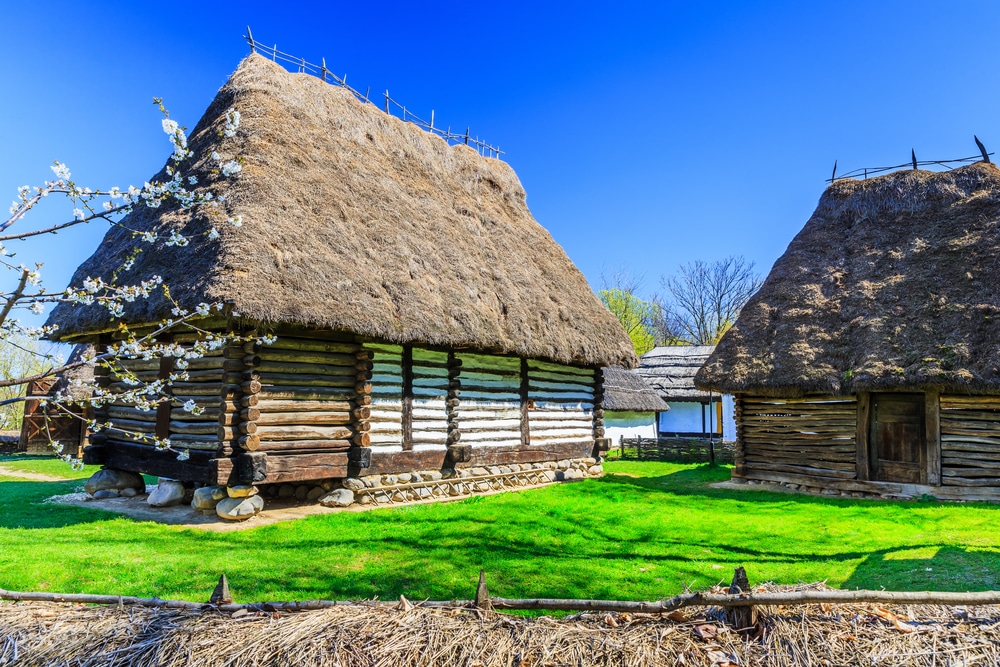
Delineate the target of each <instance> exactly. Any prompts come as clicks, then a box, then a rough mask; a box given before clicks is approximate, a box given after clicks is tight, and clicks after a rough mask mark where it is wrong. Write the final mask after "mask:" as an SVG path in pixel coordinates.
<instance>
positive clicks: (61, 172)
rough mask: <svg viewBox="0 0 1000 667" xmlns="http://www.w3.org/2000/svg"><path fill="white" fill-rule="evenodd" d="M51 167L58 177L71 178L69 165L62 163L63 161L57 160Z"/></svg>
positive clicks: (66, 179) (64, 179) (65, 179)
mask: <svg viewBox="0 0 1000 667" xmlns="http://www.w3.org/2000/svg"><path fill="white" fill-rule="evenodd" d="M51 169H52V173H53V174H55V175H56V178H58V179H60V180H63V181H68V180H69V178H70V175H69V167H67V166H66V165H64V164H62V163H61V162H56V163H55V164H53V165H52V167H51Z"/></svg>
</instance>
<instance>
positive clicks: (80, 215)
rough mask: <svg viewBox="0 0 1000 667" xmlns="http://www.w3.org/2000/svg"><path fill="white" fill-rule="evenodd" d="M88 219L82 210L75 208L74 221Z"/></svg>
mask: <svg viewBox="0 0 1000 667" xmlns="http://www.w3.org/2000/svg"><path fill="white" fill-rule="evenodd" d="M86 217H87V216H86V215H85V214H84V213H83V211H82V210H80V209H78V208H74V209H73V219H74V220H83V219H84V218H86Z"/></svg>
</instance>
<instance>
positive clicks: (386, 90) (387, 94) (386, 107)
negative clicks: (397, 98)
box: [385, 88, 389, 113]
mask: <svg viewBox="0 0 1000 667" xmlns="http://www.w3.org/2000/svg"><path fill="white" fill-rule="evenodd" d="M385 112H386V113H389V89H388V88H386V89H385Z"/></svg>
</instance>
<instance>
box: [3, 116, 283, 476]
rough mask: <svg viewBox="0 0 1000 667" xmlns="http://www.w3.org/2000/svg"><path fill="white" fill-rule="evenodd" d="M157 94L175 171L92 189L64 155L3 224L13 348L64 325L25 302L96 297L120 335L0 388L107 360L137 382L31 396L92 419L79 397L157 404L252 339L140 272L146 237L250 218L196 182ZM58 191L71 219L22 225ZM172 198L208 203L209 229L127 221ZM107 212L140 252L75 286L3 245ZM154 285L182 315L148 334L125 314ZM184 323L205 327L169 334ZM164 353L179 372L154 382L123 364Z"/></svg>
mask: <svg viewBox="0 0 1000 667" xmlns="http://www.w3.org/2000/svg"><path fill="white" fill-rule="evenodd" d="M154 103H155V104H157V105H158V107H159V109H160V111H161V112H162V113H163V120H162V127H163V131H164V132H165V133H166V135H167V137H168V139H169V141H170V143H171V145H172V147H173V153H172V155H171V156H170V160H169V163H168V165H167V167H166V170H165V173H166V175H167V176H168V178H167V179H165V180H163V181H155V180H154V181H153V182H148V181H147V182H145V183H144V184H143V185H142V187H136V186H129V187H128V188H125V189H122V188H118V187H112V188H108V189H92V188H88V187H83V186H81V185H79V184H78V183H77V182H76V181H74V180H73V176H72V173H71V172H70V169H69V167H68V166H67V165H65V164H62V163H60V162H58V161H57V162H55V163H54V164H53V165H52V172H53V173H54V175H55V179H54V180H50V181H45V183H44V184H43V185H41V186H35V187H31V186H28V185H24V186H21V187H19V188H18V189H17V199H15V200H14V201H13V203H12V204H11V206H10V217H9V218H7V220H6V221H5V222H3V223H0V264H2V266H3V267H4V268H6V269H7V270H8V271H10V272H11V273H12V274H13V277H14V281H13V282H14V285H13V287H12V289H10V290H9V291H4V292H0V344H2V345H3V347H4V348H7V349H10V347H8V346H11V347H17V348H21V349H27V346H25V345H24V344H23V342H24V341H29V342H37V341H38V340H40V339H43V338H48V337H52V336H53V335H55V334H56V330H57V327H55V326H42V327H33V326H28V325H26V324H24V323H22V322H21V321H20V319H18V318H17V317H16V314H17V313H18V312H19V311H29V312H31V313H34V314H39V315H40V314H42V313H43V312H44V310H45V307H46V305H47V304H52V303H57V302H67V303H71V304H77V305H80V306H91V307H93V306H95V305H96V306H97V307H100V308H104V309H106V310H107V311H108V313H109V315H110V316H111V318H112V320H113V323H114V324H115V326H116V327H117V331H118V333H117V336H116V338H117V339H118V340H117V342H115V343H113V344H111V345H109V346H107V347H106V348H105V349H103V350H100V349H99V350H97V351H96V353H95V354H94V355H92V356H89V357H85V358H84V359H82V360H81V361H78V362H75V363H72V364H66V363H64V362H63V361H62V359H61V358H60V357H59V356H57V355H49V354H43V353H36V354H39V355H41V356H42V357H43V361H44V362H45V363H44V367H43V370H40V371H39V372H34V373H30V374H25V375H21V376H18V377H14V376H8V377H3V376H0V388H2V387H16V386H21V385H27V384H28V383H29V382H32V381H36V380H41V379H44V378H46V377H50V376H55V375H59V374H61V373H64V372H66V371H70V370H72V369H74V368H77V367H80V366H84V365H91V366H95V367H103V368H105V369H107V371H108V372H109V373H110V374H113V375H114V376H115V377H116V378H118V379H119V385H120V384H125V385H126V387H127V388H126V389H125V390H122V389H121V388H120V387H119V388H118V389H117V390H116V391H114V392H112V391H110V390H108V389H106V388H103V387H101V386H99V384H98V383H97V382H96V381H95V380H79V379H77V380H74V381H73V382H74V384H76V385H78V386H82V387H83V389H85V391H79V392H74V396H75V397H70V396H69V395H66V394H62V393H57V394H55V395H54V396H49V397H43V398H39V397H31V398H32V400H39V402H40V403H41V404H42V405H43V406H45V407H47V408H48V409H49V412H50V413H55V414H63V415H66V416H71V417H74V418H77V419H82V417H80V415H79V414H78V413H77V412H76V411H74V410H72V409H71V408H72V406H74V405H75V406H79V407H83V406H86V405H89V406H91V407H94V408H97V407H101V406H102V405H105V404H110V403H113V402H115V403H125V404H129V405H132V406H134V407H136V408H138V409H139V410H143V411H154V410H156V409H157V407H158V406H159V405H160V404H161V403H164V402H168V401H174V400H175V399H174V398H173V397H172V396H171V395H170V393H169V391H168V387H169V386H170V385H172V384H173V383H174V382H178V381H181V382H182V381H185V380H187V379H188V377H187V371H186V370H185V369H186V368H187V367H188V365H189V363H190V361H191V360H192V359H197V358H200V357H202V356H204V355H205V354H207V353H209V352H211V351H213V350H218V349H220V348H222V347H223V346H225V345H227V344H229V343H231V342H236V341H240V340H247V339H245V338H241V337H240V336H239V335H237V334H220V333H218V332H214V333H213V332H209V331H205V330H203V329H201V328H199V327H198V325H197V322H198V320H199V319H202V318H204V317H207V316H209V315H211V314H213V313H214V314H221V313H222V310H223V304H221V303H199V304H197V306H195V307H194V308H192V309H185V308H182V307H181V306H180V305H179V304H178V302H177V301H176V300H175V299H174V298H173V297H172V296H171V294H170V289H169V286H168V285H166V284H164V282H163V280H162V278H161V277H160V276H158V275H153V276H146V277H141V278H139V277H133V276H132V275H131V274H130V271H131V270H132V268H133V266H134V264H135V260H136V257H137V256H138V254H139V253H140V252H142V250H143V247H144V246H167V247H169V246H174V247H184V246H187V245H188V244H190V243H198V242H207V241H212V240H214V239H217V238H218V237H219V232H218V229H217V227H218V225H222V224H228V225H233V226H236V227H239V226H241V225H242V224H243V220H242V219H241V218H240V216H232V217H230V216H228V215H227V214H226V213H225V207H224V204H225V195H219V196H215V195H214V194H213V193H212V191H211V190H205V189H199V190H195V189H194V188H195V186H197V185H198V176H197V175H195V174H194V173H188V172H189V171H190V165H192V164H193V162H194V158H195V156H194V153H193V152H192V151H191V150H190V149H189V148H188V139H187V135H186V128H184V127H182V126H180V125H179V124H178V123H177V122H176V121H174V120H173V119H171V118H170V114H169V112H168V111H167V110H166V109H165V108H164V106H163V103H162V101H161V100H160V99H154ZM239 125H240V113H239V111H236V110H235V109H230V110H228V111H227V112H226V114H225V124H224V126H223V127H222V128H221V129H220V130H219V132H220V133H221V134H222V135H224V136H226V137H233V136H235V135H236V133H237V131H238V130H239ZM209 158H210V161H209V163H208V164H209V165H210V166H211V172H212V173H213V174H220V175H221V176H222V177H224V178H239V174H240V171H241V170H242V164H241V160H240V158H239V156H230V157H224V156H221V155H219V154H218V153H216V152H213V153H212V154H211V156H209ZM54 197H62V198H65V200H68V203H69V207H70V208H71V211H72V214H71V216H70V215H68V216H67V218H68V219H66V220H65V221H64V222H61V223H58V224H54V225H50V226H47V227H44V228H41V229H25V230H18V227H19V226H22V227H23V226H24V224H25V219H26V217H27V216H28V215H29V214H31V213H32V212H33V211H35V209H36V208H38V207H39V206H41V205H42V204H43V202H47V201H49V200H51V199H52V198H54ZM171 205H173V206H178V207H179V208H181V209H183V210H193V209H200V211H199V212H200V213H202V214H203V215H204V216H205V217H206V218H207V219H208V220H209V222H210V224H209V225H208V229H207V231H204V232H198V233H197V234H195V235H191V236H188V235H185V234H183V233H182V232H181V231H178V230H173V231H171V232H170V233H169V234H160V233H157V232H154V231H149V230H136V229H128V228H127V226H126V225H127V222H128V218H127V217H126V216H127V214H128V213H130V212H131V211H133V210H134V209H135V208H137V207H140V206H146V207H149V208H159V207H160V206H171ZM98 220H99V221H103V222H106V223H107V224H109V225H114V226H118V227H121V228H123V229H125V230H126V231H130V232H132V235H133V236H134V238H135V239H136V245H135V247H134V248H133V250H132V253H131V256H129V257H128V258H126V259H125V261H123V262H122V263H121V265H120V266H117V267H112V269H113V270H111V271H109V272H108V273H107V274H106V276H109V277H101V276H94V277H87V278H86V279H84V280H83V282H82V284H80V285H71V286H70V287H68V288H66V290H65V291H63V292H56V293H52V292H49V291H47V290H46V289H45V288H44V287H42V277H41V273H40V269H41V267H42V264H41V263H37V264H34V265H33V266H27V265H25V264H15V263H14V261H13V257H14V255H13V253H11V252H10V251H9V250H8V249H7V248H6V247H5V246H4V245H3V244H4V243H8V242H10V241H13V240H26V239H30V238H33V237H37V236H40V235H43V234H52V233H58V232H60V231H62V230H65V229H68V228H70V227H73V226H75V225H80V224H83V223H88V222H93V221H98ZM154 294H162V295H163V297H164V298H166V299H168V300H169V301H170V303H172V304H173V310H172V317H170V318H167V319H164V320H162V321H160V322H159V323H157V324H156V325H155V326H154V327H153V328H152V329H151V330H149V329H142V332H141V333H138V332H136V331H133V330H132V329H130V327H129V324H128V323H126V322H125V321H124V320H123V319H122V318H123V316H124V315H125V307H126V304H128V303H132V302H135V301H137V300H140V299H147V298H150V297H151V296H152V295H154ZM178 329H180V330H184V331H187V332H192V331H193V332H196V333H198V334H200V335H199V336H198V339H197V340H196V341H195V342H194V343H193V344H190V345H183V346H182V345H179V344H176V343H173V342H160V340H161V339H162V338H163V337H164V335H165V334H167V333H168V332H171V331H175V330H178ZM261 340H262V341H263V342H265V343H268V342H272V340H273V339H271V338H270V337H264V338H263V339H261ZM31 349H32V350H34V349H37V346H32V348H31ZM163 357H171V358H173V363H172V368H173V371H172V372H171V373H170V374H169V375H168V376H167V377H165V378H158V379H156V380H153V381H144V380H142V379H140V378H139V377H138V376H137V375H136V374H135V373H134V372H131V371H129V369H128V368H127V367H126V364H124V363H123V361H124V360H129V359H143V360H152V359H157V358H163ZM22 393H23V392H22ZM80 396H83V397H82V398H81V397H80ZM24 400H26V398H25V397H24V396H23V395H22V396H16V397H13V398H8V399H6V400H2V401H0V406H3V405H9V404H12V403H13V404H17V403H20V402H22V401H24ZM175 402H176V401H175ZM177 407H179V408H182V409H183V410H185V411H187V412H191V413H194V414H198V413H200V412H201V410H202V409H201V408H200V407H198V406H197V405H196V404H195V402H194V401H191V400H188V401H185V402H183V403H180V402H177ZM88 426H89V428H90V430H91V431H92V432H97V431H102V430H111V429H114V430H116V431H118V432H120V433H122V432H124V433H127V434H128V436H129V437H131V438H132V439H134V440H136V441H137V442H143V443H147V444H154V445H156V446H157V447H160V448H173V447H172V444H171V442H170V440H169V438H158V437H154V436H153V435H151V434H148V433H139V432H129V431H127V429H122V428H120V427H119V426H116V425H115V424H114V423H112V422H111V421H104V422H98V421H97V420H89V423H88ZM50 441H51V439H50ZM51 445H52V447H53V449H54V450H55V451H56V453H59V454H61V453H62V449H63V448H62V445H61V444H60V443H58V442H51ZM177 451H178V458H179V459H185V458H187V455H188V452H187V451H186V450H184V449H183V448H178V449H177ZM63 458H64V460H66V461H67V462H69V463H72V464H73V465H74V466H77V467H79V466H81V465H82V463H81V462H80V461H78V460H76V459H75V458H74V457H73V456H72V455H71V454H65V455H63Z"/></svg>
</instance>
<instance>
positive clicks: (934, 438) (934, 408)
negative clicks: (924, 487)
mask: <svg viewBox="0 0 1000 667" xmlns="http://www.w3.org/2000/svg"><path fill="white" fill-rule="evenodd" d="M924 427H925V429H926V440H927V483H928V484H929V485H931V486H940V485H941V391H940V390H939V389H929V390H928V391H927V393H926V394H925V395H924Z"/></svg>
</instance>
